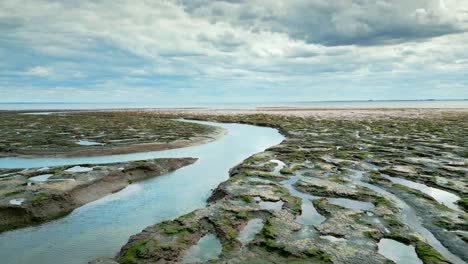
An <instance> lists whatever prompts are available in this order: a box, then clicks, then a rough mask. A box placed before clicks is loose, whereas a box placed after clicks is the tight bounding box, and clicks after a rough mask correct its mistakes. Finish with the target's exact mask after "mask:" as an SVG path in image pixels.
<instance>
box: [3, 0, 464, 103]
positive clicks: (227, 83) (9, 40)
mask: <svg viewBox="0 0 468 264" xmlns="http://www.w3.org/2000/svg"><path fill="white" fill-rule="evenodd" d="M465 98H468V1H467V0H335V1H329V0H287V1H280V0H223V1H214V0H160V1H158V0H153V1H144V0H142V1H134V0H93V1H91V0H81V1H72V0H61V1H51V0H49V1H45V0H21V1H20V0H2V1H0V102H155V103H157V102H165V103H171V102H178V103H181V102H182V103H184V102H187V103H190V102H216V103H220V102H221V103H222V102H270V101H271V102H275V101H323V100H326V101H330V100H368V99H373V100H394V99H465Z"/></svg>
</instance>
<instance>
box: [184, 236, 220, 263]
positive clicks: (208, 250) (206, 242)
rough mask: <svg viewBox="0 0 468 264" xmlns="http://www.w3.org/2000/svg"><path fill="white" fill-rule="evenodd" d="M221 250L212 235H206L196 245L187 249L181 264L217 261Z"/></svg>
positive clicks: (217, 241)
mask: <svg viewBox="0 0 468 264" xmlns="http://www.w3.org/2000/svg"><path fill="white" fill-rule="evenodd" d="M222 249H223V247H222V245H221V242H219V239H218V238H217V237H216V236H215V235H213V234H207V235H205V236H203V237H202V238H201V239H200V241H198V243H197V244H196V245H193V246H192V247H190V248H189V251H188V253H187V255H186V256H185V257H184V258H183V259H182V261H181V263H184V264H185V263H202V262H207V261H209V260H213V259H217V258H218V256H219V254H221V251H222Z"/></svg>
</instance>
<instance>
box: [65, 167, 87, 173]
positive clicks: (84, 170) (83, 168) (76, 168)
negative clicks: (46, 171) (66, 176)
mask: <svg viewBox="0 0 468 264" xmlns="http://www.w3.org/2000/svg"><path fill="white" fill-rule="evenodd" d="M92 170H93V168H88V167H82V166H73V167H71V168H69V169H66V170H64V171H65V172H87V171H92Z"/></svg>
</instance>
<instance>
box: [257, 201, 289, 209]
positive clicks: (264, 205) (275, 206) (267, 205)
mask: <svg viewBox="0 0 468 264" xmlns="http://www.w3.org/2000/svg"><path fill="white" fill-rule="evenodd" d="M283 204H284V202H283V201H277V202H260V203H259V204H258V205H260V207H261V208H262V209H265V210H271V211H279V210H281V208H283Z"/></svg>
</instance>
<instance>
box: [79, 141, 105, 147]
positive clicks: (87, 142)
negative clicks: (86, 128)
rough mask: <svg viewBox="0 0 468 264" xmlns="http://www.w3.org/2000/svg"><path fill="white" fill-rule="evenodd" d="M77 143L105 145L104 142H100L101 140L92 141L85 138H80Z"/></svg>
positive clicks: (82, 144)
mask: <svg viewBox="0 0 468 264" xmlns="http://www.w3.org/2000/svg"><path fill="white" fill-rule="evenodd" d="M75 143H76V144H78V145H80V146H100V145H104V144H103V143H100V142H96V141H91V140H84V139H83V140H78V141H77V142H75Z"/></svg>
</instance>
